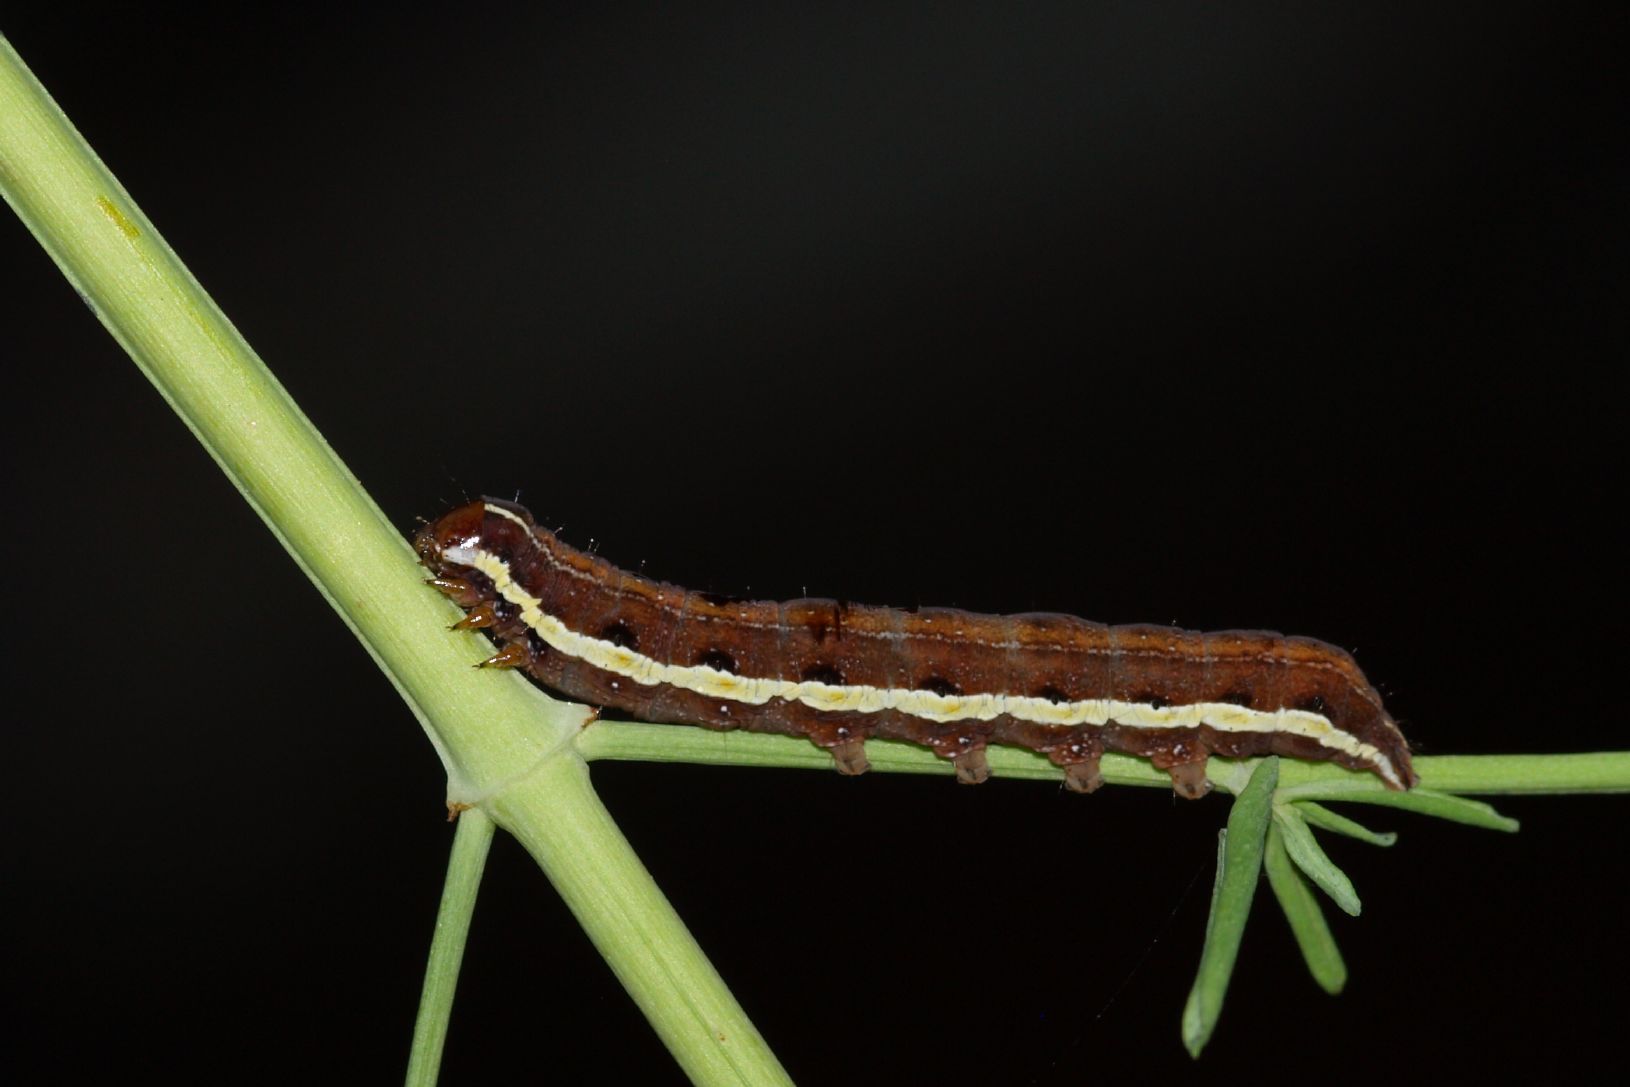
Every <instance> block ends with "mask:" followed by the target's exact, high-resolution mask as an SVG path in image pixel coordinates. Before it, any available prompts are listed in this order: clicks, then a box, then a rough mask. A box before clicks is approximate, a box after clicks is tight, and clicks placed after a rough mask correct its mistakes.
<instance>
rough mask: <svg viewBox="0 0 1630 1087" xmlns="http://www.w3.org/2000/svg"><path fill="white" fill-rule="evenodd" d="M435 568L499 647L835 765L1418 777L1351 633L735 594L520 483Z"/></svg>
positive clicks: (437, 524)
mask: <svg viewBox="0 0 1630 1087" xmlns="http://www.w3.org/2000/svg"><path fill="white" fill-rule="evenodd" d="M414 546H415V548H416V549H417V551H418V553H419V555H420V557H421V559H423V561H424V563H425V565H426V566H428V567H429V568H430V569H431V571H432V572H433V573H434V574H435V575H436V576H435V577H434V578H432V579H431V584H432V585H434V586H435V587H436V588H438V589H440V590H441V591H442V592H444V593H446V594H447V595H448V596H450V597H451V598H452V599H453V600H455V601H456V602H457V603H458V604H460V605H461V606H463V607H465V608H467V609H468V610H469V614H468V615H467V616H466V617H465V618H464V619H463V620H462V621H461V622H460V623H459V624H458V627H460V628H462V629H485V630H487V631H488V632H489V633H490V634H491V635H492V636H493V637H494V639H496V640H497V642H498V643H499V646H500V649H499V652H498V653H497V654H496V655H495V656H493V657H492V658H491V659H489V660H488V661H486V662H485V663H486V664H488V665H493V666H498V667H506V668H524V669H526V671H527V672H528V673H529V674H530V675H531V676H532V677H533V678H535V679H537V680H538V681H539V682H540V683H542V684H543V685H544V686H546V687H549V688H552V689H554V690H556V691H559V692H561V693H563V694H565V695H568V696H570V697H572V698H575V699H579V700H581V701H584V702H588V703H591V704H593V705H596V706H604V707H612V708H615V709H617V710H621V711H623V712H625V713H628V714H631V715H632V716H634V717H636V718H641V719H645V720H650V721H661V722H672V723H676V724H690V725H701V726H703V727H706V728H714V729H736V728H744V729H748V730H750V731H755V732H776V733H783V734H787V735H793V736H807V737H808V738H809V739H810V740H811V741H813V742H814V743H815V744H817V745H818V746H820V747H822V748H825V749H826V750H828V751H830V752H831V754H832V757H833V759H834V760H835V761H836V763H837V768H838V771H839V772H840V773H844V774H859V773H862V772H864V771H865V770H866V768H867V763H866V753H865V741H866V739H867V737H870V736H878V737H883V738H886V739H894V740H909V741H911V742H912V743H918V744H923V745H926V746H928V747H930V748H932V749H933V750H934V752H935V753H936V754H938V755H940V756H941V757H943V758H946V759H949V760H951V761H952V763H954V764H955V767H956V774H957V779H958V780H959V781H963V782H969V783H977V782H981V781H983V780H985V778H986V777H988V776H989V773H990V771H989V768H988V767H987V765H986V761H985V747H986V745H987V744H992V743H998V744H1011V745H1014V746H1017V747H1023V748H1027V749H1029V750H1031V751H1037V752H1040V753H1042V754H1044V755H1046V756H1047V757H1048V758H1049V759H1050V760H1052V762H1053V763H1055V764H1056V765H1058V766H1060V767H1062V768H1063V769H1064V772H1065V776H1064V780H1065V784H1066V785H1068V786H1069V787H1070V788H1071V789H1073V790H1076V791H1078V792H1092V791H1093V790H1094V789H1096V788H1097V787H1098V786H1099V785H1100V784H1101V783H1102V781H1103V779H1102V777H1101V775H1100V773H1099V769H1098V763H1099V758H1100V757H1101V756H1102V754H1103V753H1104V752H1105V751H1116V752H1121V753H1124V754H1129V755H1140V756H1146V757H1147V758H1149V759H1150V761H1152V762H1153V763H1154V765H1155V766H1157V767H1159V768H1161V769H1163V770H1166V771H1168V772H1169V773H1170V774H1171V777H1172V784H1173V787H1174V788H1175V789H1176V790H1177V792H1178V793H1180V794H1182V795H1183V796H1186V797H1198V796H1202V795H1204V794H1205V792H1206V791H1207V789H1208V788H1209V783H1208V782H1207V781H1206V777H1205V763H1206V758H1207V757H1208V756H1209V755H1213V754H1216V755H1222V756H1226V757H1230V758H1240V757H1248V756H1252V755H1265V754H1270V753H1271V754H1279V755H1288V756H1292V757H1295V758H1302V759H1329V760H1332V761H1335V762H1338V763H1340V764H1342V765H1343V766H1348V767H1351V768H1353V769H1358V770H1370V771H1373V772H1374V773H1375V774H1377V775H1378V776H1380V778H1381V780H1382V781H1384V782H1385V783H1386V784H1387V785H1388V786H1390V787H1391V788H1394V789H1407V788H1409V787H1410V786H1412V785H1414V784H1415V783H1416V781H1417V780H1418V778H1417V776H1416V774H1415V772H1414V770H1413V769H1412V768H1411V766H1410V761H1409V745H1408V743H1407V742H1406V741H1405V740H1404V737H1403V734H1402V733H1401V732H1399V730H1398V726H1397V725H1396V724H1395V723H1394V722H1393V720H1392V718H1391V717H1389V716H1388V715H1387V712H1386V710H1385V709H1384V708H1383V707H1382V705H1381V698H1380V695H1378V694H1377V693H1376V691H1375V688H1373V687H1372V686H1370V684H1369V682H1368V681H1367V680H1365V678H1364V674H1363V673H1362V672H1361V671H1359V668H1358V665H1357V664H1355V663H1354V661H1353V658H1352V657H1351V656H1349V655H1348V654H1347V653H1345V652H1344V651H1342V650H1340V649H1337V648H1335V647H1334V646H1331V645H1327V644H1325V643H1324V642H1320V641H1316V640H1314V639H1311V638H1298V637H1286V636H1284V635H1281V634H1275V633H1272V632H1270V631H1248V630H1230V631H1221V632H1218V633H1211V634H1202V633H1197V632H1194V631H1188V630H1179V629H1176V628H1172V627H1161V626H1144V625H1133V626H1105V625H1103V624H1101V623H1093V622H1089V621H1087V620H1085V619H1077V618H1075V617H1074V616H1070V615H1053V614H1041V613H1036V614H1028V615H1007V616H1000V615H979V614H975V613H973V612H965V611H957V610H954V609H950V608H922V609H919V610H915V611H903V610H900V609H896V608H884V607H866V606H860V605H849V604H843V603H840V602H838V601H835V600H820V599H805V600H789V601H786V602H785V603H777V602H774V601H758V600H755V601H727V600H721V599H719V598H717V597H714V596H711V595H708V594H702V593H694V592H690V591H688V590H686V589H682V588H679V587H678V586H675V585H669V584H665V583H663V582H658V581H653V580H651V579H649V578H645V577H642V576H640V575H638V574H631V573H628V572H627V571H625V570H621V569H618V568H617V567H615V566H613V565H611V564H610V563H609V562H606V561H605V560H604V559H601V558H599V557H597V556H594V555H589V554H585V553H584V552H582V551H578V550H576V549H575V548H572V547H569V546H567V545H566V544H564V543H562V542H561V541H560V540H559V539H558V538H556V537H555V536H554V534H553V533H550V532H548V531H547V530H545V529H543V528H540V527H538V525H537V523H536V522H535V521H534V520H533V519H532V515H531V514H529V513H528V512H527V511H526V510H525V509H523V508H521V507H520V506H518V505H516V504H514V503H512V502H501V501H498V500H495V499H491V498H487V499H482V500H480V501H476V502H470V503H468V504H466V505H463V506H460V507H458V508H457V509H455V510H453V511H451V512H450V513H447V514H446V515H444V516H443V517H441V518H440V519H438V520H436V521H434V522H432V523H430V524H428V525H426V526H425V527H424V528H423V529H421V530H420V531H419V533H418V535H417V536H416V538H415V540H414Z"/></svg>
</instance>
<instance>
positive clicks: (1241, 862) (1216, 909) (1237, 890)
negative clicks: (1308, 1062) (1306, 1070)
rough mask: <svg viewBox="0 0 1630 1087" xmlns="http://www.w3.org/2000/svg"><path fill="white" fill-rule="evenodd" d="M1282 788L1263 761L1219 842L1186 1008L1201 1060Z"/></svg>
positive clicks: (1186, 1041)
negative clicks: (1207, 913)
mask: <svg viewBox="0 0 1630 1087" xmlns="http://www.w3.org/2000/svg"><path fill="white" fill-rule="evenodd" d="M1278 782H1279V760H1278V759H1275V758H1270V759H1264V760H1263V761H1262V762H1261V763H1260V764H1258V766H1257V768H1256V770H1255V771H1253V772H1252V774H1251V781H1250V784H1248V785H1246V787H1245V788H1244V789H1243V790H1242V791H1241V792H1240V794H1239V796H1238V797H1237V798H1236V799H1235V800H1234V808H1233V810H1232V811H1231V812H1229V814H1228V829H1227V830H1224V831H1222V832H1221V833H1220V834H1219V835H1218V839H1217V881H1216V882H1215V883H1214V884H1213V885H1212V888H1211V914H1210V916H1209V917H1208V918H1207V919H1206V942H1205V948H1204V949H1203V950H1202V951H1201V952H1200V969H1199V971H1198V972H1197V973H1196V974H1195V977H1194V987H1193V988H1191V989H1190V990H1189V998H1188V1001H1187V1003H1185V1004H1184V1005H1183V1028H1182V1029H1183V1045H1184V1046H1186V1047H1187V1048H1188V1051H1189V1055H1190V1056H1191V1057H1198V1056H1199V1055H1200V1051H1201V1050H1202V1049H1204V1048H1205V1045H1206V1042H1207V1041H1209V1040H1210V1038H1211V1032H1212V1031H1213V1030H1214V1029H1216V1026H1217V1017H1218V1016H1219V1015H1221V1014H1222V1006H1223V998H1224V997H1225V996H1226V995H1227V994H1228V979H1229V978H1230V977H1231V976H1232V975H1233V972H1234V960H1235V959H1236V958H1238V957H1239V945H1240V940H1241V939H1242V938H1243V937H1244V935H1245V920H1246V918H1247V917H1249V916H1250V915H1251V900H1252V898H1254V897H1255V895H1256V885H1257V880H1258V878H1259V877H1260V875H1261V872H1262V850H1263V845H1264V842H1265V839H1266V837H1267V833H1268V824H1269V822H1270V821H1271V816H1272V813H1273V790H1274V786H1275V785H1276V784H1278Z"/></svg>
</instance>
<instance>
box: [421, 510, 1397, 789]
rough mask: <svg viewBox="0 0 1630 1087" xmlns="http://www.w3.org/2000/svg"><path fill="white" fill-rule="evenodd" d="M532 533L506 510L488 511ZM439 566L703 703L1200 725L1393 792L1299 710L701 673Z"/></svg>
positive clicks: (598, 663) (470, 556) (499, 583)
mask: <svg viewBox="0 0 1630 1087" xmlns="http://www.w3.org/2000/svg"><path fill="white" fill-rule="evenodd" d="M487 509H488V511H490V512H492V513H496V514H500V515H502V516H505V517H508V518H509V519H510V520H512V521H515V522H516V524H519V525H521V526H522V527H524V528H527V530H528V532H529V533H530V531H531V529H530V527H529V526H527V525H526V524H525V522H523V521H521V520H520V518H518V517H516V516H515V515H513V514H511V513H510V512H509V511H508V510H505V509H503V508H502V507H497V506H488V507H487ZM443 557H444V558H446V559H447V560H448V561H449V562H455V563H458V564H459V565H461V566H469V567H472V568H474V569H476V570H479V571H481V573H483V574H485V575H486V576H487V577H488V578H489V579H490V580H491V581H492V584H493V587H494V588H495V589H496V590H497V591H498V593H499V594H500V595H501V596H502V597H503V598H504V599H505V600H507V601H509V602H510V603H511V604H513V605H515V607H516V608H518V609H519V610H520V614H521V618H522V620H523V621H524V622H525V623H526V625H527V626H529V627H531V628H532V630H533V631H535V632H536V633H537V635H538V637H539V638H541V639H543V641H544V643H545V644H546V645H548V646H549V647H550V648H551V649H554V650H556V651H558V652H560V653H564V654H565V655H567V656H568V657H573V658H576V659H577V660H581V661H585V662H586V663H588V664H592V665H593V666H594V667H596V668H601V669H604V670H605V671H607V672H613V673H615V674H617V675H619V676H626V677H627V678H629V679H632V680H633V681H634V682H636V683H640V684H644V685H646V686H652V685H655V684H658V683H667V684H670V685H672V686H674V687H678V688H681V689H682V690H687V691H695V692H697V693H698V694H703V695H707V696H708V697H710V698H719V699H725V700H728V701H731V702H741V703H744V704H746V705H751V706H761V705H763V704H764V703H766V702H768V701H770V700H771V699H772V698H780V699H783V700H785V701H787V702H802V703H803V704H804V705H806V706H811V707H813V708H815V709H818V710H832V711H845V712H850V713H876V712H877V711H879V710H899V711H900V712H902V713H909V714H911V715H912V716H913V717H920V718H922V719H923V720H925V721H936V722H941V723H943V722H948V721H969V720H972V721H989V720H992V719H993V718H996V717H1000V716H1002V715H1003V714H1007V715H1010V716H1012V717H1016V718H1018V719H1019V720H1021V721H1032V722H1034V723H1036V724H1040V725H1103V724H1107V723H1108V722H1110V721H1114V722H1115V723H1116V724H1118V725H1121V726H1123V727H1128V728H1151V729H1161V728H1194V727H1197V726H1199V725H1200V724H1201V723H1204V724H1206V725H1209V726H1210V727H1211V728H1214V729H1217V730H1219V731H1222V732H1264V733H1277V732H1283V733H1289V734H1291V735H1295V736H1306V737H1308V738H1310V739H1313V740H1316V741H1318V743H1319V744H1320V745H1321V746H1323V747H1327V748H1330V749H1331V750H1334V751H1342V752H1345V753H1347V754H1349V755H1352V756H1354V757H1356V758H1358V759H1361V760H1363V761H1364V762H1365V763H1367V764H1369V765H1372V766H1374V767H1375V768H1376V770H1377V771H1378V772H1379V773H1380V774H1381V776H1382V777H1384V778H1385V779H1386V780H1387V781H1388V782H1389V783H1390V784H1393V785H1396V786H1399V787H1400V788H1401V787H1402V785H1403V783H1402V781H1401V780H1400V779H1399V777H1398V772H1397V769H1396V768H1395V767H1394V766H1393V765H1392V760H1391V759H1389V758H1388V757H1387V756H1386V755H1385V754H1383V753H1382V752H1381V751H1380V750H1379V749H1378V748H1376V747H1375V746H1374V745H1373V744H1368V743H1365V742H1363V741H1362V740H1360V739H1359V738H1358V737H1357V736H1354V735H1353V734H1352V733H1350V732H1346V731H1343V730H1342V729H1339V728H1337V727H1336V726H1335V725H1334V724H1332V723H1331V722H1330V719H1329V718H1328V717H1325V716H1324V715H1323V714H1319V713H1310V712H1308V711H1306V710H1288V709H1287V710H1253V709H1249V708H1247V707H1245V706H1236V705H1234V704H1233V703H1230V702H1194V703H1189V704H1188V705H1172V706H1156V705H1153V704H1151V703H1148V702H1122V701H1120V700H1118V699H1104V698H1087V699H1082V700H1080V701H1078V702H1053V701H1051V700H1049V699H1046V698H1036V697H1033V696H1030V695H1009V694H959V695H942V694H935V693H934V692H933V691H923V690H915V689H908V688H899V687H872V686H868V685H865V684H854V685H849V684H832V683H817V682H814V681H809V680H800V681H795V680H785V679H772V678H767V677H753V676H738V675H734V674H732V673H730V672H722V671H720V670H719V669H717V668H711V667H709V666H707V665H705V664H667V663H664V662H663V661H659V660H656V659H654V658H652V657H647V656H645V655H644V654H642V653H638V652H635V651H634V650H632V649H627V648H624V647H623V646H620V645H617V644H616V643H615V642H608V641H606V640H604V639H601V638H595V637H591V636H590V635H587V634H582V633H579V632H578V631H575V630H572V629H571V628H570V627H568V626H567V625H566V624H565V623H564V622H562V621H561V620H560V619H559V618H558V617H557V616H553V615H550V614H548V613H547V612H545V611H544V610H543V608H542V601H540V600H539V599H538V598H537V597H535V596H533V595H532V594H531V593H530V592H528V591H527V590H526V587H525V586H524V585H522V584H520V582H518V581H516V580H515V578H513V577H512V576H511V575H510V571H509V564H508V563H507V562H505V561H504V560H503V559H501V558H499V557H498V556H497V555H494V554H492V553H491V552H490V551H486V550H484V549H482V548H479V547H450V548H448V549H447V550H446V551H445V552H444V553H443Z"/></svg>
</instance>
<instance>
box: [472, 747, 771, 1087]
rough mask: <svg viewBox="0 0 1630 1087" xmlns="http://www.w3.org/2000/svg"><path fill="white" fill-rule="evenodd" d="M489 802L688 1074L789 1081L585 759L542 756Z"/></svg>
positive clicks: (715, 1079) (707, 1079)
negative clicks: (628, 835)
mask: <svg viewBox="0 0 1630 1087" xmlns="http://www.w3.org/2000/svg"><path fill="white" fill-rule="evenodd" d="M492 808H493V813H494V816H495V817H496V818H497V819H498V820H499V822H500V824H501V825H503V826H504V827H505V828H506V829H508V830H509V831H510V833H512V834H514V835H515V837H516V839H517V840H518V841H520V843H521V844H522V845H523V846H525V847H526V849H527V851H528V852H530V853H531V854H532V856H533V857H534V858H536V859H537V862H538V864H539V865H541V866H542V867H543V870H544V871H545V872H546V873H547V874H548V876H549V880H550V882H551V883H553V884H554V886H555V889H556V890H558V891H559V892H560V896H561V897H562V898H563V899H565V901H566V905H567V906H568V907H570V908H571V911H572V913H573V914H575V915H576V917H577V920H578V922H579V923H580V924H582V926H583V929H584V931H585V932H587V933H588V935H589V938H590V939H591V940H593V941H594V945H595V947H596V948H597V949H598V950H599V952H600V954H601V955H603V956H604V957H605V960H606V962H607V963H609V964H610V966H611V968H612V970H613V971H615V972H616V974H617V977H618V979H619V980H620V981H621V982H622V983H623V986H624V988H626V989H627V990H628V993H629V995H630V996H632V997H633V998H634V1000H635V1002H636V1003H637V1004H638V1005H639V1007H640V1010H641V1011H642V1012H644V1013H645V1016H646V1018H647V1019H649V1020H650V1021H651V1025H652V1026H653V1027H655V1028H656V1031H657V1033H658V1034H659V1035H661V1036H662V1038H663V1040H664V1041H666V1042H667V1044H668V1049H669V1051H670V1052H672V1053H673V1055H674V1058H675V1059H676V1060H677V1061H678V1062H679V1064H680V1066H681V1067H683V1068H684V1069H685V1071H686V1073H687V1074H689V1076H690V1077H691V1080H692V1081H693V1082H695V1083H708V1084H711V1083H742V1084H772V1085H773V1084H784V1083H790V1082H791V1080H790V1079H789V1078H788V1077H787V1074H786V1072H785V1071H783V1070H782V1068H781V1066H780V1064H779V1063H777V1061H776V1059H775V1055H774V1054H773V1053H771V1052H770V1050H769V1047H768V1046H766V1045H765V1043H764V1039H763V1038H762V1037H760V1035H759V1033H758V1030H757V1029H756V1028H755V1027H754V1026H753V1024H752V1023H751V1022H749V1021H748V1019H747V1016H746V1015H745V1014H743V1012H742V1011H741V1009H740V1008H739V1007H738V1006H737V1005H736V1002H735V1000H734V999H733V998H732V997H731V996H730V992H729V990H728V989H726V988H725V986H724V983H723V982H722V981H720V979H719V976H718V974H717V973H716V972H715V971H714V969H713V967H712V965H711V964H710V963H709V962H708V961H707V958H706V957H705V956H704V955H703V954H702V951H701V949H700V948H699V947H698V946H697V944H696V941H695V940H694V939H693V938H692V937H691V934H690V932H689V931H688V930H686V928H685V926H684V924H683V923H682V922H681V921H680V920H679V917H678V916H677V915H676V914H675V913H674V911H673V908H672V907H671V906H670V905H669V904H668V900H667V899H666V898H665V897H664V896H663V894H662V891H661V890H660V889H659V888H658V887H657V885H656V883H655V881H654V880H652V879H651V877H650V875H649V873H647V872H646V870H645V867H644V865H642V864H641V863H640V861H639V858H638V856H637V855H635V853H634V851H633V850H632V849H631V848H630V847H629V846H628V843H627V841H626V840H625V839H624V838H623V834H622V831H621V830H619V829H618V827H617V824H616V823H615V822H614V821H613V820H612V818H611V815H610V813H608V812H607V811H606V809H605V807H604V805H602V804H601V802H600V798H599V796H598V795H597V794H596V793H595V792H594V789H593V788H592V787H591V786H590V784H589V775H588V767H587V766H585V765H584V764H583V763H582V762H580V761H577V760H575V759H552V760H550V761H548V762H547V763H544V764H543V765H541V766H539V767H538V770H537V772H536V773H534V774H532V775H530V776H528V777H527V778H526V779H525V780H523V781H520V782H517V783H516V784H515V786H514V787H512V788H510V789H507V790H505V791H504V793H503V794H502V795H501V796H498V797H496V798H494V801H493V804H492Z"/></svg>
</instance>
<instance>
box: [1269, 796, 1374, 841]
mask: <svg viewBox="0 0 1630 1087" xmlns="http://www.w3.org/2000/svg"><path fill="white" fill-rule="evenodd" d="M1294 807H1295V808H1296V810H1297V812H1299V813H1300V814H1301V816H1302V818H1303V819H1305V820H1306V821H1307V822H1308V823H1309V824H1311V825H1313V826H1316V827H1318V828H1320V829H1321V830H1328V831H1330V832H1331V833H1333V834H1345V835H1347V837H1349V838H1357V839H1358V840H1359V841H1361V842H1369V843H1370V844H1371V845H1379V846H1389V845H1392V844H1393V843H1394V842H1396V841H1397V840H1398V835H1396V834H1394V833H1392V832H1391V831H1387V832H1386V833H1384V834H1383V833H1380V832H1377V831H1373V830H1371V829H1370V828H1369V827H1366V826H1364V825H1363V824H1362V823H1357V822H1354V821H1353V820H1351V819H1349V818H1347V817H1346V816H1345V815H1339V814H1337V813H1336V812H1333V811H1331V810H1330V809H1329V808H1327V807H1325V806H1324V805H1322V804H1315V803H1313V801H1311V800H1304V801H1302V802H1301V803H1299V804H1296V805H1294Z"/></svg>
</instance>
